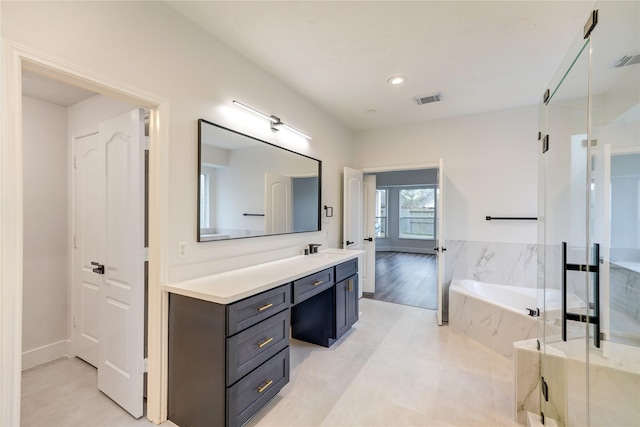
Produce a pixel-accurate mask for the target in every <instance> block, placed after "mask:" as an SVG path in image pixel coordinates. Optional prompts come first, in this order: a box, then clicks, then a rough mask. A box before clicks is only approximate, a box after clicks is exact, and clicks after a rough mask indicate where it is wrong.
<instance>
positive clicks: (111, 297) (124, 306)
mask: <svg viewBox="0 0 640 427" xmlns="http://www.w3.org/2000/svg"><path fill="white" fill-rule="evenodd" d="M99 129H100V133H99V134H100V142H101V143H102V144H103V145H104V149H105V162H106V168H105V206H106V210H105V211H106V221H105V231H106V238H105V247H106V249H105V259H104V284H103V286H102V287H101V291H100V303H99V305H100V307H99V311H100V318H101V319H100V320H101V322H100V324H101V334H100V341H99V345H98V348H99V353H98V356H99V358H98V388H99V389H100V390H101V391H102V392H104V393H105V394H106V395H107V396H109V397H110V398H111V399H113V400H114V401H115V402H116V403H118V404H119V405H120V406H122V407H123V408H124V409H126V410H127V411H128V412H129V413H130V414H131V415H133V416H134V417H136V418H139V417H141V416H142V414H143V378H144V224H145V219H144V200H145V191H144V145H145V144H144V111H143V110H141V109H136V110H134V111H131V112H129V113H126V114H123V115H121V116H118V117H115V118H113V119H111V120H108V121H106V122H103V123H101V124H100V127H99Z"/></svg>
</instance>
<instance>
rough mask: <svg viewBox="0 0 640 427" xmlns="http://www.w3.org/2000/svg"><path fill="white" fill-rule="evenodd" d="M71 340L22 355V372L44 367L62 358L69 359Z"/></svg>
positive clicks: (35, 349)
mask: <svg viewBox="0 0 640 427" xmlns="http://www.w3.org/2000/svg"><path fill="white" fill-rule="evenodd" d="M70 348H71V340H62V341H58V342H54V343H51V344H48V345H45V346H42V347H39V348H34V349H33V350H28V351H25V352H24V353H22V370H23V371H24V370H25V369H29V368H33V367H35V366H39V365H42V364H44V363H47V362H51V361H52V360H56V359H59V358H61V357H69V354H70V352H69V350H70Z"/></svg>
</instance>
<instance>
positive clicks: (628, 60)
mask: <svg viewBox="0 0 640 427" xmlns="http://www.w3.org/2000/svg"><path fill="white" fill-rule="evenodd" d="M633 64H640V54H635V55H625V56H623V57H622V58H621V59H620V60H619V61H618V62H617V63H616V68H620V67H624V66H626V65H633Z"/></svg>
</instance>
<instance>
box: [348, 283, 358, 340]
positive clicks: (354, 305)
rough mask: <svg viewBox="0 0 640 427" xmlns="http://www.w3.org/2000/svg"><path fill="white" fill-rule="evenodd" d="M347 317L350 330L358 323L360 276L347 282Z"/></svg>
mask: <svg viewBox="0 0 640 427" xmlns="http://www.w3.org/2000/svg"><path fill="white" fill-rule="evenodd" d="M345 289H346V311H347V313H346V315H347V316H346V317H347V324H348V328H350V327H352V326H353V325H354V323H356V322H357V321H358V275H357V274H354V275H353V276H351V277H349V278H348V279H346V280H345Z"/></svg>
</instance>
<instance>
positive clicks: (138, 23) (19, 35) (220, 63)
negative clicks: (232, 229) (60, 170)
mask: <svg viewBox="0 0 640 427" xmlns="http://www.w3.org/2000/svg"><path fill="white" fill-rule="evenodd" d="M1 19H2V22H1V24H2V27H1V28H2V36H3V38H5V39H7V40H11V41H14V42H17V43H19V44H22V45H26V46H27V47H30V48H32V49H35V50H36V51H39V52H42V53H45V54H48V55H51V56H53V57H56V58H59V59H61V60H64V61H66V62H69V63H71V64H74V65H77V66H80V67H84V68H86V69H89V70H92V71H94V72H96V73H98V74H101V75H104V76H108V77H110V78H112V79H116V80H119V81H120V82H123V83H125V84H128V85H131V86H133V87H136V88H138V89H141V90H143V91H146V92H149V93H152V94H154V95H156V96H158V97H162V98H165V99H167V100H168V101H169V104H170V123H169V138H170V141H169V146H170V147H169V150H170V152H169V170H168V171H164V173H167V174H168V176H169V183H170V188H169V197H170V200H169V206H170V212H169V216H170V229H169V242H168V246H167V247H166V248H164V249H165V250H166V253H167V257H166V260H167V261H166V262H167V264H168V271H169V280H170V281H175V280H180V279H184V278H189V277H195V276H198V275H202V274H207V273H213V272H217V271H222V270H225V269H231V268H236V267H242V266H245V265H250V264H253V263H256V262H264V261H268V260H271V259H276V258H280V257H285V256H290V255H293V254H297V253H299V251H300V250H301V249H302V247H303V246H304V245H305V244H306V243H309V242H311V241H313V242H320V243H323V244H324V245H325V247H326V246H332V247H336V246H337V245H338V244H339V242H340V224H341V219H340V215H339V212H340V210H341V209H340V206H341V202H340V200H341V195H340V188H341V177H340V171H341V170H342V167H343V166H344V165H349V164H351V163H352V161H351V159H352V153H351V147H350V145H351V144H350V143H351V133H350V132H349V131H348V130H347V129H346V128H345V127H344V126H342V125H341V124H340V123H338V122H337V121H335V120H334V119H332V118H330V117H328V116H327V115H326V114H325V113H323V112H322V111H320V110H319V109H318V108H316V107H315V106H314V105H312V104H311V103H310V102H308V101H306V100H305V99H303V98H302V97H301V96H299V95H298V94H296V93H295V92H293V91H292V90H291V89H289V88H288V87H287V86H285V85H284V84H282V83H280V82H278V81H277V80H275V79H274V78H272V77H271V76H269V75H268V74H266V73H265V72H264V71H262V70H261V69H259V68H258V67H256V66H254V65H253V64H251V63H249V62H248V61H247V60H246V59H244V58H243V57H241V56H240V55H238V54H236V53H235V52H233V51H231V50H230V49H228V48H227V47H225V46H223V45H222V44H221V43H219V42H218V41H217V40H215V39H213V38H212V37H210V36H209V35H207V34H206V33H204V32H203V31H202V30H200V29H199V28H196V27H195V26H193V25H192V24H191V23H190V22H188V21H186V20H185V19H183V18H182V17H181V16H180V15H178V14H176V13H175V12H174V11H173V10H172V9H171V8H169V7H168V6H166V5H164V4H163V3H160V2H3V3H2V17H1ZM234 99H237V100H239V101H242V102H244V103H247V104H249V105H251V106H253V107H254V108H257V109H259V110H261V111H264V112H266V113H269V114H274V115H277V116H279V117H282V118H283V119H284V120H285V121H286V122H287V123H291V124H293V125H295V126H296V128H299V129H302V130H304V131H305V132H306V133H308V134H310V135H311V136H312V137H313V139H312V140H311V141H310V142H308V143H306V142H303V141H300V139H298V138H293V137H292V136H291V134H287V133H286V132H280V133H279V134H277V135H275V134H273V133H272V132H271V130H270V129H269V125H268V123H265V121H264V120H262V119H259V118H254V117H251V116H250V113H247V112H246V111H243V110H240V109H238V108H235V107H233V106H232V104H231V102H232V100H234ZM199 118H205V119H208V120H210V121H213V122H215V123H219V124H221V125H223V126H226V127H229V128H233V129H236V130H238V131H240V132H244V133H248V134H250V135H252V136H255V137H257V138H260V139H264V140H266V141H268V142H271V143H274V144H277V145H283V146H286V147H287V148H291V149H294V150H295V151H298V152H301V153H303V154H306V155H309V156H311V157H314V158H317V159H320V160H322V161H323V182H322V189H323V204H327V205H329V206H334V207H335V208H336V209H335V212H336V214H337V215H336V216H334V218H332V219H330V220H329V222H328V223H324V224H323V231H322V232H316V233H303V234H298V235H291V236H273V237H261V238H256V239H244V240H238V241H224V242H208V243H199V244H196V200H197V190H196V188H197V187H196V179H197V173H196V166H197V119H199ZM182 241H184V242H187V244H188V249H187V250H188V256H187V258H185V259H178V258H177V244H178V242H182Z"/></svg>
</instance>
